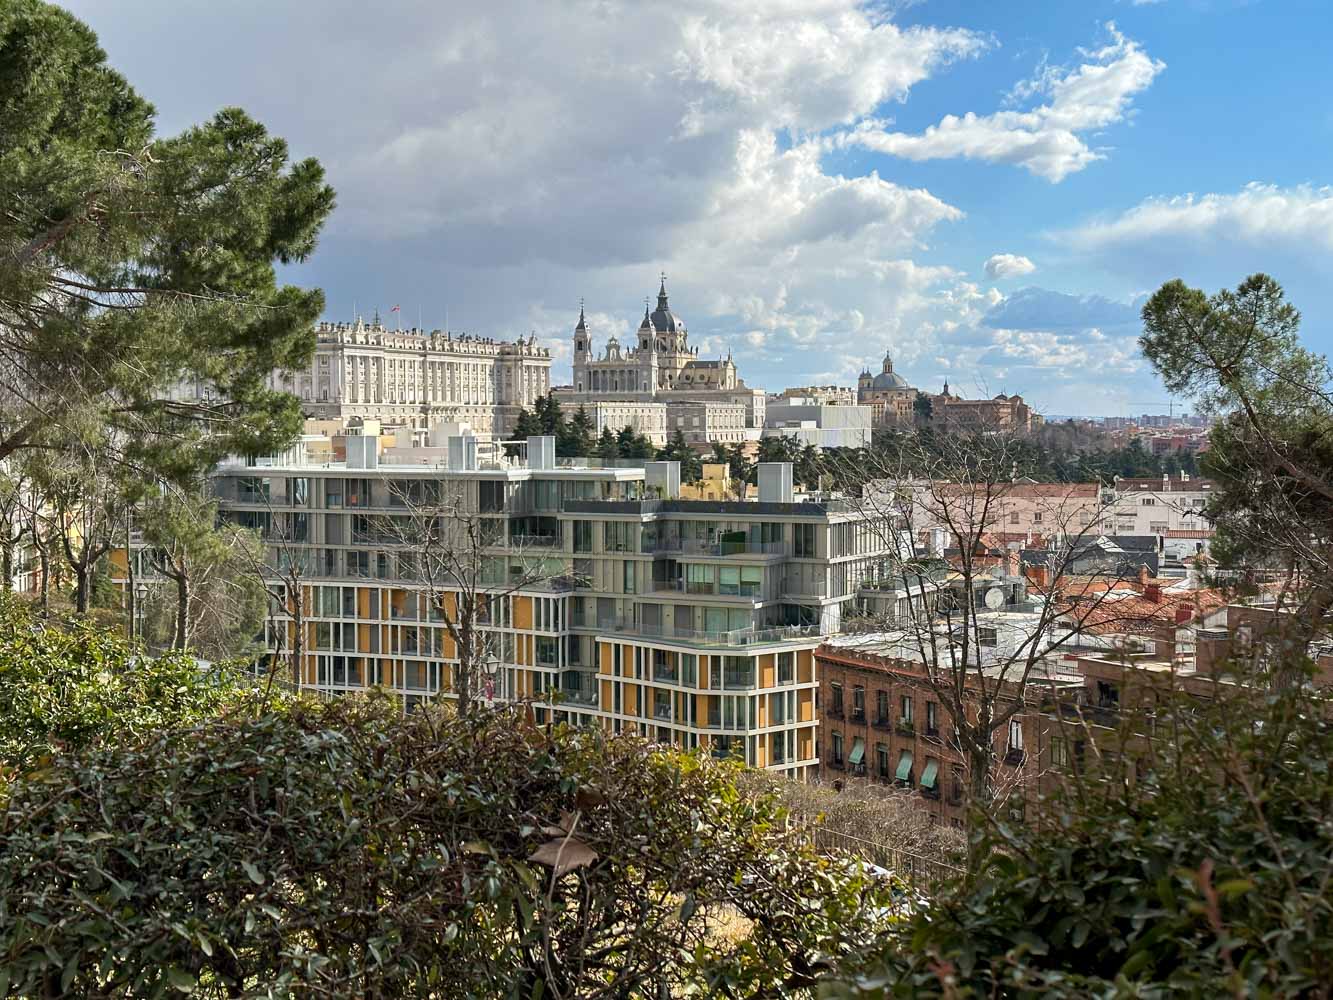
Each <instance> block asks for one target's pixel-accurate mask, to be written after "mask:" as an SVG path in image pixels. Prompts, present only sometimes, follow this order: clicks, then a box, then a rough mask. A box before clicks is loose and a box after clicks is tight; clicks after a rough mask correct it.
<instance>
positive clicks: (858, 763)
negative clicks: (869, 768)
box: [847, 736, 866, 772]
mask: <svg viewBox="0 0 1333 1000" xmlns="http://www.w3.org/2000/svg"><path fill="white" fill-rule="evenodd" d="M865 761H866V741H865V740H863V739H861V737H859V736H858V737H856V739H854V740H852V752H851V753H849V754H848V755H847V763H848V764H850V765H851V766H852V769H853V770H855V771H857V772H861V771H864V770H865Z"/></svg>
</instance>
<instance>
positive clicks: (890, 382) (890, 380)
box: [870, 352, 910, 389]
mask: <svg viewBox="0 0 1333 1000" xmlns="http://www.w3.org/2000/svg"><path fill="white" fill-rule="evenodd" d="M870 387H871V388H872V389H907V388H910V387H909V386H908V384H907V379H905V378H903V377H902V376H901V375H899V374H898V373H897V372H895V371H894V370H893V354H892V353H891V352H886V353H885V355H884V370H883V371H881V372H880V373H879V374H878V375H876V376H875V377H874V379H873V380H872V381H871V383H870Z"/></svg>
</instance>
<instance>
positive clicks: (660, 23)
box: [68, 0, 1333, 414]
mask: <svg viewBox="0 0 1333 1000" xmlns="http://www.w3.org/2000/svg"><path fill="white" fill-rule="evenodd" d="M68 6H69V7H70V9H71V10H73V11H74V12H75V13H77V14H78V15H79V16H80V17H82V18H83V19H85V20H86V21H87V22H89V23H90V24H91V25H92V26H93V27H94V29H96V30H97V32H98V33H99V35H100V36H101V39H102V43H103V45H104V46H105V48H106V49H107V52H108V54H109V56H110V59H111V61H112V63H113V64H114V65H115V66H116V67H117V68H119V69H120V70H121V71H123V72H124V73H125V74H126V75H127V76H128V77H129V78H130V80H131V81H132V82H133V83H134V84H135V85H136V86H137V87H138V88H139V89H140V91H141V92H142V93H143V94H144V95H145V96H146V97H148V98H149V99H150V100H152V101H153V102H154V103H155V104H156V106H157V108H158V110H159V122H160V126H161V129H162V131H164V132H173V131H177V130H179V129H181V128H183V127H185V126H187V125H189V124H190V123H191V122H194V121H198V120H200V119H203V118H206V117H207V116H209V115H211V114H212V113H213V112H214V111H215V110H216V109H217V108H219V107H222V106H225V105H240V106H242V107H244V108H246V109H247V110H248V111H250V112H251V113H252V114H254V115H255V116H257V117H258V118H260V119H261V120H262V121H263V122H265V124H267V125H268V126H269V127H270V128H271V129H272V130H273V131H275V132H276V133H278V134H280V135H283V136H285V137H286V138H287V139H288V140H289V141H290V143H291V146H292V151H293V153H294V155H297V156H315V157H317V158H318V159H319V160H321V161H322V162H323V163H324V165H325V166H326V168H327V169H328V172H329V176H330V178H331V181H332V183H333V184H334V186H335V187H336V188H337V191H338V202H339V207H338V210H337V212H336V214H335V217H334V218H333V220H332V221H331V223H330V225H329V227H328V229H327V231H326V233H325V236H324V238H323V241H322V244H321V246H320V249H319V251H318V253H317V254H316V256H315V257H314V258H313V259H312V260H311V261H310V262H309V263H308V264H306V265H303V266H301V267H299V268H294V269H292V271H291V273H290V274H289V280H293V281H297V282H300V283H303V284H316V285H319V286H321V287H323V288H324V290H325V294H326V296H327V300H328V317H329V318H330V319H345V318H348V317H350V316H351V315H353V311H354V310H355V311H357V312H360V313H363V314H365V315H366V316H367V317H369V315H370V314H371V313H372V312H373V311H374V310H375V309H376V308H377V307H378V308H379V309H380V310H381V311H382V312H384V313H386V314H387V311H388V309H389V307H390V306H391V305H393V304H395V303H397V304H400V305H401V307H402V311H401V315H402V317H403V322H404V324H405V325H407V324H415V323H416V321H417V317H418V316H421V318H422V320H423V321H424V323H425V325H427V326H429V327H438V326H443V325H444V323H445V319H446V316H447V317H448V322H449V325H450V327H451V328H452V329H454V330H455V331H458V330H465V331H468V332H474V333H479V334H483V335H487V336H497V337H505V338H509V337H513V336H515V335H520V334H521V335H527V334H528V333H529V332H535V333H536V335H537V336H538V337H539V338H541V339H543V340H544V341H545V342H547V343H548V344H549V345H550V347H551V348H552V350H553V352H554V356H555V359H556V361H555V378H556V381H563V380H565V379H567V378H568V371H569V367H568V365H569V342H570V335H569V334H570V330H571V328H572V326H573V323H574V320H575V318H576V316H577V313H578V303H579V299H580V298H584V299H585V300H586V302H587V308H588V315H589V319H590V322H591V323H592V324H593V333H594V339H595V342H596V344H597V345H598V346H600V345H601V344H603V343H604V342H605V339H606V337H607V336H609V335H611V334H618V335H620V336H622V337H624V336H626V335H627V334H628V333H629V332H630V331H631V330H632V329H633V327H635V326H637V321H638V318H639V317H640V316H641V315H642V311H643V297H644V296H645V295H649V294H653V293H655V292H656V289H657V274H658V273H659V271H665V272H666V274H667V275H668V282H667V283H668V289H669V291H670V293H671V302H672V306H673V308H674V309H675V310H676V311H677V313H678V314H680V315H681V316H682V317H683V318H684V319H685V320H686V322H687V324H688V325H689V327H690V330H691V335H692V339H693V340H694V341H695V342H696V343H698V344H699V345H700V346H701V347H702V349H703V351H704V352H705V353H706V354H713V355H716V354H718V353H725V352H726V351H727V350H728V349H730V350H732V352H733V353H734V355H735V356H736V357H737V359H738V360H739V363H740V367H741V373H742V375H743V376H744V377H745V378H746V380H747V381H748V382H749V383H750V384H751V385H759V386H763V387H766V388H769V389H779V388H782V387H784V386H787V385H800V384H809V383H811V382H817V383H830V382H843V383H848V384H850V383H851V382H853V381H854V379H855V376H856V374H857V372H858V371H860V369H861V368H862V367H864V366H865V365H867V364H869V365H870V366H871V367H872V368H873V369H875V370H878V368H879V364H880V361H881V359H882V357H883V355H884V352H885V350H886V349H889V350H892V352H893V354H894V357H895V359H896V360H897V365H898V369H899V370H900V371H902V372H903V373H904V374H905V375H906V376H907V377H908V378H909V380H910V381H911V382H912V383H913V384H915V385H919V386H923V387H929V388H932V389H936V390H937V389H938V387H939V385H940V384H941V383H942V382H944V381H945V380H948V381H949V383H950V384H951V386H952V387H953V388H955V389H956V390H961V391H962V392H963V393H964V394H965V395H980V394H986V395H993V394H995V393H997V392H1001V391H1004V392H1020V393H1022V394H1023V395H1024V396H1025V397H1027V398H1028V399H1030V400H1032V401H1033V402H1034V403H1036V405H1038V406H1039V407H1040V408H1042V409H1043V410H1045V411H1046V412H1049V413H1058V414H1079V413H1087V414H1120V413H1126V412H1129V413H1137V412H1142V411H1144V410H1148V411H1152V412H1161V411H1162V410H1163V409H1164V402H1165V400H1166V399H1167V397H1166V395H1165V394H1164V392H1163V390H1162V389H1161V388H1160V386H1158V385H1157V384H1156V382H1155V380H1154V379H1153V378H1152V377H1151V374H1150V373H1149V372H1148V371H1146V370H1145V366H1144V363H1143V362H1142V360H1141V359H1140V358H1139V356H1138V354H1137V350H1136V347H1135V337H1136V336H1137V333H1138V329H1137V325H1136V323H1137V313H1138V304H1139V303H1140V301H1141V299H1142V297H1143V296H1144V295H1145V294H1146V293H1148V292H1150V291H1151V290H1152V289H1154V288H1155V287H1157V285H1159V284H1160V283H1161V282H1162V281H1164V280H1167V279H1169V278H1173V277H1183V278H1185V279H1186V280H1187V281H1189V282H1191V283H1193V284H1197V285H1201V286H1203V287H1206V288H1208V289H1210V290H1213V289H1216V288H1219V287H1222V286H1223V285H1234V284H1236V283H1237V282H1238V281H1240V279H1241V278H1243V277H1244V276H1245V275H1246V274H1248V273H1250V272H1252V271H1254V270H1266V271H1269V272H1270V273H1273V274H1274V275H1275V276H1277V277H1278V279H1279V280H1280V281H1282V282H1283V283H1284V285H1285V286H1286V287H1287V289H1288V292H1289V294H1290V295H1291V297H1292V298H1293V299H1294V300H1295V301H1296V303H1297V305H1298V306H1300V308H1301V309H1302V311H1303V312H1304V314H1305V338H1306V340H1307V342H1308V343H1310V344H1311V345H1312V346H1314V347H1316V348H1317V349H1320V350H1327V349H1328V348H1329V347H1330V346H1331V345H1330V341H1333V331H1331V330H1330V318H1331V317H1333V282H1330V281H1329V278H1330V275H1333V188H1330V187H1329V186H1328V185H1330V184H1333V110H1330V108H1331V107H1333V105H1330V104H1329V102H1328V100H1327V94H1328V83H1329V76H1328V69H1327V65H1328V64H1327V40H1328V37H1329V28H1330V24H1331V22H1333V15H1331V14H1330V12H1329V9H1328V3H1327V0H1077V2H1073V3H1071V2H1069V0H1008V2H994V0H920V2H910V0H907V2H898V3H884V2H878V3H869V2H857V0H762V2H759V0H665V2H664V0H655V2H650V0H525V2H510V0H485V2H481V0H448V2H446V3H425V2H406V0H378V2H376V3H374V4H369V3H365V2H364V0H319V2H315V0H309V2H297V0H228V2H226V3H218V2H216V0H116V2H115V3H112V2H109V0H78V2H72V3H69V4H68ZM1321 25H1322V28H1321V27H1320V26H1321Z"/></svg>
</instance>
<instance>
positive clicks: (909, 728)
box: [893, 719, 916, 739]
mask: <svg viewBox="0 0 1333 1000" xmlns="http://www.w3.org/2000/svg"><path fill="white" fill-rule="evenodd" d="M893 729H894V732H896V733H897V734H898V735H899V736H905V737H907V738H908V739H915V738H916V726H914V725H912V720H911V719H899V720H898V724H897V725H895V726H894V727H893Z"/></svg>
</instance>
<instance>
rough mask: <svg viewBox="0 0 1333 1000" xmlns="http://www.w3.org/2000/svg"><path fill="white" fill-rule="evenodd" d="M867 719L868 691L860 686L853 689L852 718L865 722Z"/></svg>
mask: <svg viewBox="0 0 1333 1000" xmlns="http://www.w3.org/2000/svg"><path fill="white" fill-rule="evenodd" d="M865 717H866V689H865V688H863V687H861V686H860V685H859V684H858V685H857V686H856V687H854V688H852V718H853V719H855V720H856V721H857V722H864V721H865Z"/></svg>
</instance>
